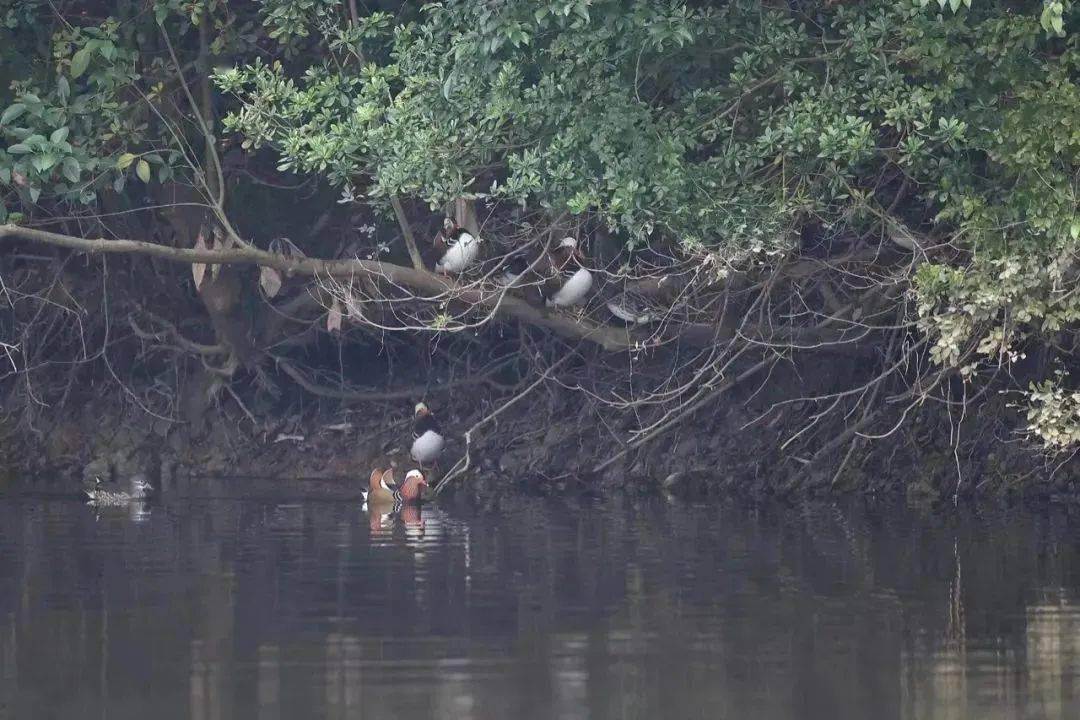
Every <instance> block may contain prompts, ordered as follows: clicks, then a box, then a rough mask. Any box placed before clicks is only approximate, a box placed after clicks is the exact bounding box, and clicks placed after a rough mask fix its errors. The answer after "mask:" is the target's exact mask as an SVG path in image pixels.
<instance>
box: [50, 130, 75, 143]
mask: <svg viewBox="0 0 1080 720" xmlns="http://www.w3.org/2000/svg"><path fill="white" fill-rule="evenodd" d="M69 132H70V130H69V129H68V128H66V127H62V128H57V129H56V130H53V134H52V135H50V136H49V142H51V143H52V144H54V145H56V144H59V143H62V142H64V141H65V140H67V136H68V133H69Z"/></svg>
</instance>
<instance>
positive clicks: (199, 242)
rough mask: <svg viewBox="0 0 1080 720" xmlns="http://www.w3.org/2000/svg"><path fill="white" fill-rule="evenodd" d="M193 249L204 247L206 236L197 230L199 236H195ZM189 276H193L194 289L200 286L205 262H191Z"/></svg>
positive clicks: (204, 272)
mask: <svg viewBox="0 0 1080 720" xmlns="http://www.w3.org/2000/svg"><path fill="white" fill-rule="evenodd" d="M195 249H196V250H205V249H206V238H205V237H204V236H203V234H202V232H201V231H200V232H199V236H198V237H197V238H195ZM191 276H192V277H193V278H195V289H196V290H198V289H199V288H201V287H202V284H203V278H204V277H205V276H206V264H205V263H191Z"/></svg>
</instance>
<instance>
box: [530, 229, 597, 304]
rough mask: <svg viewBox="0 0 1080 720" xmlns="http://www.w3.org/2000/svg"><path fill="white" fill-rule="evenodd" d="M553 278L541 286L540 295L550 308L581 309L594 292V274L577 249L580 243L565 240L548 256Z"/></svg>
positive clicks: (570, 239) (573, 239) (567, 238)
mask: <svg viewBox="0 0 1080 720" xmlns="http://www.w3.org/2000/svg"><path fill="white" fill-rule="evenodd" d="M548 260H549V264H550V267H551V271H552V274H551V276H550V277H549V278H548V279H547V280H546V281H545V282H544V284H543V285H541V286H540V293H541V294H542V295H543V296H544V302H545V303H546V304H547V306H548V307H573V306H574V305H580V304H581V303H582V301H584V300H585V298H586V297H587V296H588V294H589V291H590V290H592V285H593V277H592V273H591V272H589V270H588V269H587V268H586V267H585V259H584V257H582V255H581V251H580V250H579V249H578V241H577V240H576V239H575V238H572V237H564V238H563V239H562V240H560V241H559V244H558V246H556V247H555V249H553V250H551V251H550V252H549V253H548Z"/></svg>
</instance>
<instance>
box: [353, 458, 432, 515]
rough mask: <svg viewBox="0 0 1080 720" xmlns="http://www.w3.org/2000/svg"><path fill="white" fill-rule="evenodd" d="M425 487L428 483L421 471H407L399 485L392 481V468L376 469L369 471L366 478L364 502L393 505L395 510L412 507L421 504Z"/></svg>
mask: <svg viewBox="0 0 1080 720" xmlns="http://www.w3.org/2000/svg"><path fill="white" fill-rule="evenodd" d="M427 487H428V482H427V479H426V478H425V477H424V472H423V471H422V470H417V469H415V468H414V469H412V470H409V471H408V472H407V473H405V479H404V480H403V481H402V482H401V484H400V485H399V484H398V483H397V482H395V481H394V470H393V468H379V467H377V468H375V469H374V470H372V471H371V476H370V477H369V478H368V490H367V495H366V497H365V500H366V502H367V503H368V504H369V505H393V506H394V507H395V508H399V507H401V506H404V505H414V504H416V503H419V502H421V500H422V499H423V492H424V489H425V488H427Z"/></svg>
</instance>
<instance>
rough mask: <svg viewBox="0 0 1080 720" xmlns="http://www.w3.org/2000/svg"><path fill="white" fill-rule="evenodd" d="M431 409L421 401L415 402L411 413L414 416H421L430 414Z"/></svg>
mask: <svg viewBox="0 0 1080 720" xmlns="http://www.w3.org/2000/svg"><path fill="white" fill-rule="evenodd" d="M430 414H431V410H430V409H429V408H428V406H427V405H426V404H424V403H422V402H418V403H416V407H415V408H413V415H414V416H416V417H423V416H424V415H430Z"/></svg>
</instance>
